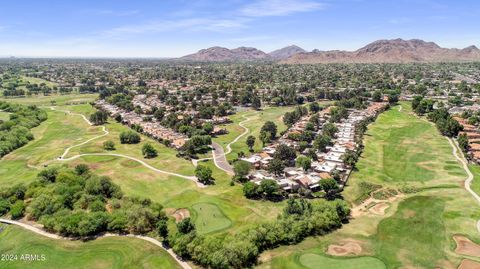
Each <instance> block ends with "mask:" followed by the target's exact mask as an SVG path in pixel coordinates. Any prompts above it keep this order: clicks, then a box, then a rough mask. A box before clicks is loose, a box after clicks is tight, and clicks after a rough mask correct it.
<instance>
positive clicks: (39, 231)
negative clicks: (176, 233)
mask: <svg viewBox="0 0 480 269" xmlns="http://www.w3.org/2000/svg"><path fill="white" fill-rule="evenodd" d="M0 223H5V224H9V225H17V226H20V227H22V228H24V229H26V230H29V231H31V232H34V233H36V234H39V235H42V236H45V237H48V238H50V239H55V240H61V239H64V240H71V238H68V237H62V236H59V235H57V234H53V233H49V232H47V231H44V230H42V229H40V228H37V227H35V226H33V225H30V224H26V223H23V222H19V221H14V220H9V219H2V218H0ZM113 236H118V237H132V238H138V239H142V240H144V241H148V242H150V243H152V244H154V245H156V246H159V247H161V248H162V249H163V250H165V251H166V252H167V253H168V254H169V255H170V256H171V257H172V258H173V259H175V261H176V262H177V263H178V264H179V265H180V266H181V267H182V268H183V269H192V267H191V266H190V265H189V264H188V263H186V262H185V261H183V260H181V259H180V258H179V257H178V256H177V255H176V254H175V252H173V250H172V249H171V248H166V247H165V246H164V245H163V244H162V242H160V241H158V240H157V239H155V238H152V237H148V236H142V235H133V234H128V235H119V234H111V233H107V234H104V235H101V236H97V237H96V238H102V237H113Z"/></svg>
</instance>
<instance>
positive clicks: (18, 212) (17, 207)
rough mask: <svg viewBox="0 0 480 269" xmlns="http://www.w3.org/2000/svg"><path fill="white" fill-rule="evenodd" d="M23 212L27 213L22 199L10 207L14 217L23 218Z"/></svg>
mask: <svg viewBox="0 0 480 269" xmlns="http://www.w3.org/2000/svg"><path fill="white" fill-rule="evenodd" d="M23 213H25V204H24V203H23V201H22V200H18V201H16V202H15V203H14V204H13V205H12V207H11V208H10V214H11V215H12V219H20V218H22V217H23Z"/></svg>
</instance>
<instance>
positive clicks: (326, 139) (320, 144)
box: [313, 135, 333, 152]
mask: <svg viewBox="0 0 480 269" xmlns="http://www.w3.org/2000/svg"><path fill="white" fill-rule="evenodd" d="M332 144H333V143H332V138H330V136H328V135H317V137H315V141H313V146H314V147H315V149H317V150H319V151H322V152H325V151H326V150H327V147H328V146H331V145H332Z"/></svg>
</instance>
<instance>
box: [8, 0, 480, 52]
mask: <svg viewBox="0 0 480 269" xmlns="http://www.w3.org/2000/svg"><path fill="white" fill-rule="evenodd" d="M397 37H400V38H405V39H410V38H420V39H424V40H426V41H434V42H436V43H437V44H439V45H440V46H443V47H459V48H462V47H466V46H469V45H476V46H478V47H480V1H475V0H471V1H461V0H458V1H453V0H450V1H444V0H416V1H413V0H396V1H394V0H249V1H240V0H221V1H214V0H157V1H153V0H135V1H133V0H132V1H126V0H97V1H89V0H84V1H79V0H77V1H73V0H71V1H67V0H58V1H57V0H50V1H46V0H44V1H41V0H30V1H25V0H24V1H22V0H16V1H2V3H1V8H0V56H11V55H13V56H35V57H42V56H55V57H63V56H71V57H89V56H93V57H176V56H182V55H185V54H188V53H192V52H195V51H197V50H199V49H202V48H206V47H210V46H216V45H218V46H224V47H228V48H235V47H239V46H252V47H257V48H259V49H262V50H264V51H266V52H269V51H272V50H274V49H277V48H280V47H284V46H287V45H291V44H296V45H299V46H301V47H303V48H305V49H307V50H312V49H320V50H330V49H344V50H355V49H358V48H359V47H362V46H364V45H366V44H367V43H369V42H371V41H374V40H377V39H390V38H397Z"/></svg>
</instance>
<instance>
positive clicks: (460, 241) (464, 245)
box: [453, 235, 480, 263]
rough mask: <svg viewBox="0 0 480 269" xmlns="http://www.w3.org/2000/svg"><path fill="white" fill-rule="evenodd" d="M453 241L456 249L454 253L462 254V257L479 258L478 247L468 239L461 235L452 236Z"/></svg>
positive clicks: (479, 251) (479, 246)
mask: <svg viewBox="0 0 480 269" xmlns="http://www.w3.org/2000/svg"><path fill="white" fill-rule="evenodd" d="M453 240H455V243H456V244H457V248H455V252H456V253H458V254H462V255H468V256H474V257H480V245H478V244H475V243H474V242H472V241H471V240H470V239H468V238H466V237H465V236H461V235H455V236H453ZM462 263H463V262H462Z"/></svg>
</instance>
